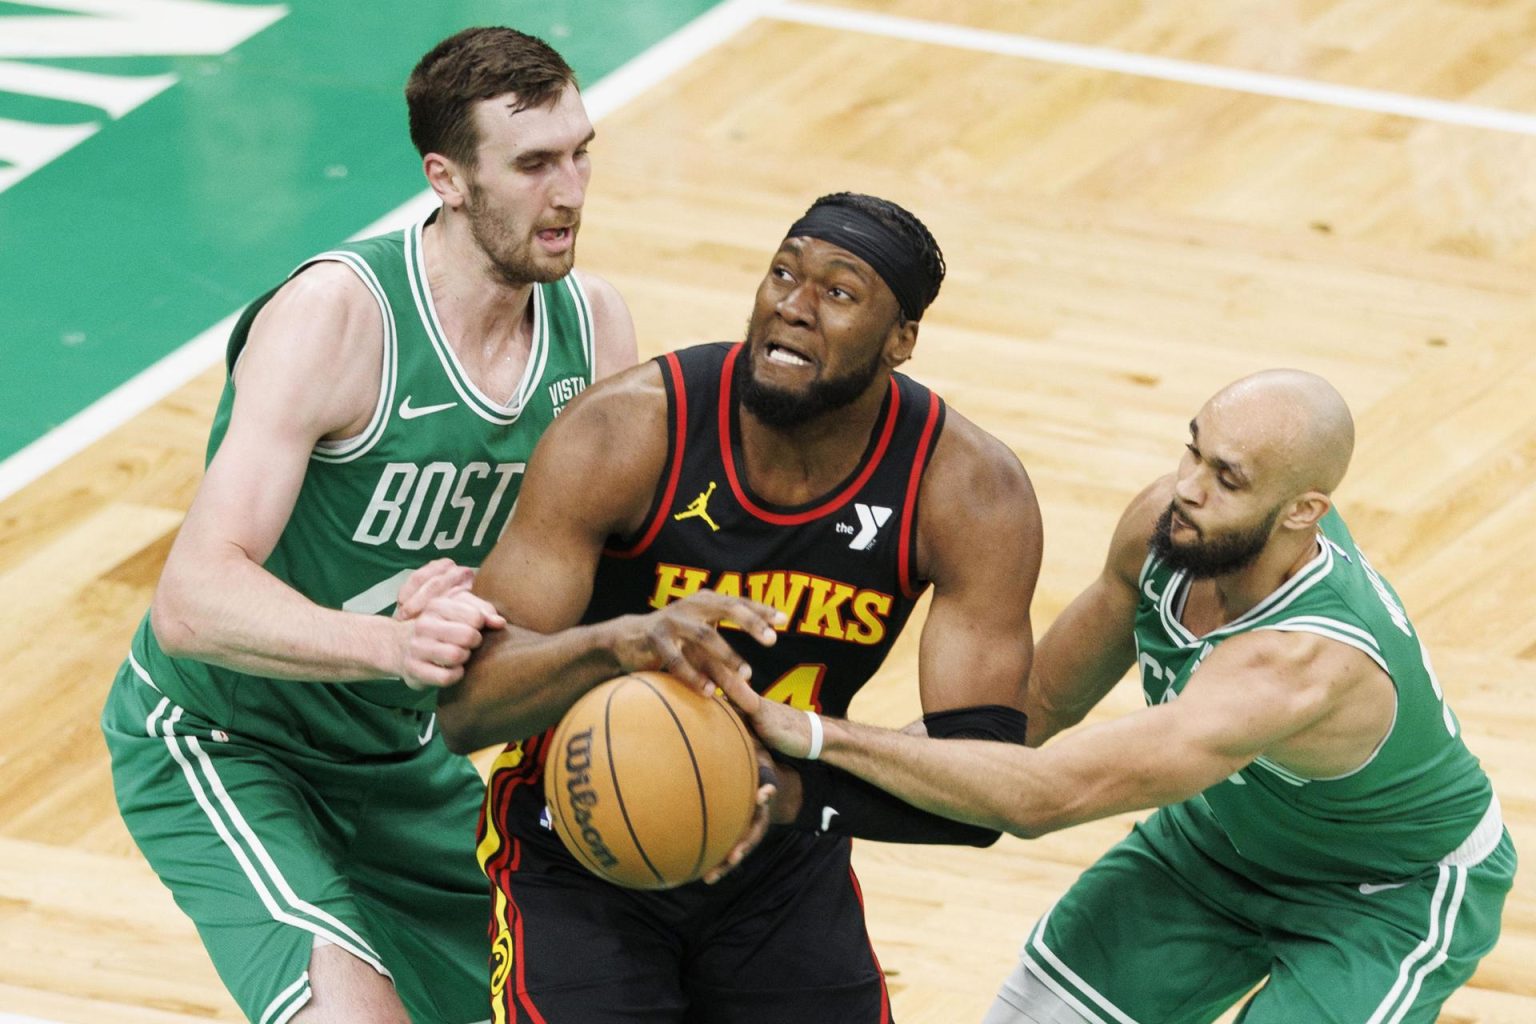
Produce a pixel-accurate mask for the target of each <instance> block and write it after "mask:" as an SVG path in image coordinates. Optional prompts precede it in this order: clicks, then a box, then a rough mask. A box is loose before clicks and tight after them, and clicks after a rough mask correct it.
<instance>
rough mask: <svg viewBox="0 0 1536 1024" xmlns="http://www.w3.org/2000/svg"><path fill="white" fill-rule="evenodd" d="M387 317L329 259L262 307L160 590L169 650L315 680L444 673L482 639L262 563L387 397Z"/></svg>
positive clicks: (157, 613)
mask: <svg viewBox="0 0 1536 1024" xmlns="http://www.w3.org/2000/svg"><path fill="white" fill-rule="evenodd" d="M382 338H383V320H382V315H381V313H380V312H379V308H378V305H377V303H376V302H375V301H374V299H373V298H372V296H371V295H370V294H369V292H368V290H367V288H365V287H364V285H363V283H362V282H361V281H360V280H359V279H358V278H357V276H356V275H355V274H354V273H352V271H350V270H348V269H347V268H345V267H344V266H342V265H340V264H337V263H319V264H316V265H315V266H313V267H310V268H308V269H307V270H305V271H304V272H303V273H301V274H299V275H298V276H297V277H295V278H294V279H293V280H291V281H289V282H288V283H287V284H285V285H284V286H283V287H282V288H281V289H280V290H279V291H278V292H277V294H276V295H275V296H274V297H273V298H272V300H271V301H270V302H269V303H268V304H267V305H266V307H264V308H263V309H262V310H261V312H260V313H259V314H258V315H257V317H256V319H255V321H254V323H253V324H252V327H251V331H250V336H249V338H248V339H247V342H246V346H245V349H244V352H243V355H242V357H241V359H240V362H239V365H238V367H237V369H236V373H235V398H234V407H233V409H232V411H231V417H230V422H229V427H228V430H227V432H226V433H225V436H224V440H223V442H222V444H221V445H220V446H219V450H218V452H217V454H215V455H214V457H213V460H212V461H211V462H210V463H209V466H208V471H207V474H206V475H205V477H204V479H203V482H202V484H201V486H199V488H198V491H197V495H196V497H195V498H194V499H193V502H192V506H191V509H190V510H189V511H188V513H187V518H186V521H185V522H184V523H183V525H182V528H181V531H180V533H179V534H178V535H177V538H176V542H175V544H173V545H172V548H171V552H170V555H169V556H168V557H167V559H166V564H165V569H164V572H163V573H162V574H161V577H160V583H159V586H158V588H157V589H156V591H155V598H154V603H153V605H152V608H151V623H152V625H153V628H154V630H155V635H156V637H157V638H158V639H159V641H160V644H161V646H162V647H163V648H164V649H165V650H166V652H167V653H169V654H172V655H175V656H179V657H189V658H196V659H199V660H202V661H207V662H211V663H213V664H217V665H223V666H226V667H229V668H234V669H238V670H240V671H244V672H250V673H254V674H259V675H266V676H273V677H276V678H282V679H298V680H308V681H315V682H342V681H349V680H362V679H376V678H379V677H383V676H403V677H406V678H408V679H410V680H413V681H417V682H422V683H428V684H435V685H442V684H444V683H447V682H451V681H452V679H454V678H457V674H458V673H459V671H460V670H459V669H458V668H443V667H440V666H437V665H435V664H432V663H431V662H432V659H433V658H434V657H435V658H436V659H437V660H442V661H449V662H452V661H454V659H455V657H457V660H458V661H462V660H463V651H462V647H461V648H460V653H459V655H457V656H456V655H455V654H454V653H453V648H454V646H455V642H457V643H459V644H466V645H472V644H473V643H474V642H476V640H477V630H476V628H475V627H474V626H473V625H470V624H468V623H458V624H454V623H447V622H441V621H439V617H434V618H433V622H434V626H435V627H441V631H442V635H441V636H439V637H437V638H436V639H435V640H434V641H433V643H432V644H431V645H429V646H428V647H427V648H425V649H423V648H422V646H421V645H420V643H419V642H418V641H420V640H422V639H423V638H422V637H421V636H420V635H418V631H419V629H420V628H421V627H422V626H423V623H422V622H420V621H416V622H406V621H401V620H397V619H388V618H383V617H380V616H375V615H360V614H353V613H349V612H343V611H338V610H335V609H330V608H323V607H321V606H319V605H317V604H315V603H314V602H312V601H310V600H309V599H308V598H307V597H305V596H304V595H302V594H300V593H299V592H298V591H296V590H294V589H293V588H292V587H289V586H288V585H287V584H285V583H283V582H282V581H281V580H279V579H277V578H276V577H275V576H273V575H272V574H271V573H269V572H267V570H266V569H265V568H263V564H264V563H265V561H266V559H267V557H268V556H269V555H270V554H271V553H272V549H273V548H274V547H275V546H276V544H277V541H278V538H279V537H280V536H281V534H282V532H283V529H284V528H285V527H286V526H287V524H288V518H289V516H290V515H291V514H292V512H293V507H294V503H295V501H296V500H297V498H298V493H299V488H300V486H301V485H302V484H303V482H304V474H305V472H306V470H307V469H308V465H309V455H310V451H311V450H312V449H313V447H314V445H315V443H316V442H317V441H319V440H320V439H321V438H325V437H338V438H341V437H347V436H350V435H352V434H354V433H356V432H357V431H359V430H361V429H363V427H365V426H366V424H367V422H368V420H369V418H370V417H371V416H372V413H373V408H374V405H375V403H376V402H377V397H378V382H379V374H380V371H381V367H382V359H383V343H382Z"/></svg>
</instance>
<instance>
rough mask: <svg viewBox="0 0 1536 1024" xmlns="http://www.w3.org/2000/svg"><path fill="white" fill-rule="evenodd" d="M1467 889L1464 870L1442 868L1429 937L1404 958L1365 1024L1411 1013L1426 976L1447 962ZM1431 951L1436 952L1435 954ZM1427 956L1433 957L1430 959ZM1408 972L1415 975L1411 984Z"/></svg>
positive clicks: (1390, 1022) (1393, 1023)
mask: <svg viewBox="0 0 1536 1024" xmlns="http://www.w3.org/2000/svg"><path fill="white" fill-rule="evenodd" d="M1447 888H1449V889H1450V890H1451V894H1450V898H1449V899H1447V898H1446V890H1447ZM1466 888H1467V871H1466V869H1465V868H1459V867H1445V866H1442V867H1441V868H1440V876H1439V878H1438V879H1436V881H1435V894H1434V896H1433V897H1432V898H1431V899H1430V901H1429V928H1428V934H1427V935H1426V936H1425V937H1424V941H1422V942H1420V943H1419V944H1418V945H1417V946H1415V947H1414V949H1413V951H1412V952H1410V953H1409V954H1408V955H1407V956H1406V957H1404V958H1403V961H1402V963H1401V964H1400V965H1399V966H1398V971H1397V981H1396V982H1394V983H1393V985H1392V988H1391V989H1390V990H1389V991H1388V992H1387V994H1386V997H1385V998H1383V999H1382V1001H1381V1002H1380V1003H1379V1004H1377V1006H1376V1012H1374V1013H1372V1014H1371V1017H1370V1019H1369V1020H1368V1021H1366V1024H1398V1022H1399V1021H1401V1020H1402V1019H1403V1017H1404V1016H1405V1015H1406V1014H1407V1013H1408V1011H1409V1010H1411V1009H1413V1002H1414V1000H1415V999H1417V998H1418V994H1419V988H1420V986H1422V985H1423V983H1424V976H1425V975H1426V974H1428V973H1429V972H1430V971H1432V970H1434V969H1435V968H1437V967H1439V966H1440V965H1441V964H1443V963H1445V960H1446V957H1447V956H1448V955H1449V953H1450V948H1451V936H1452V935H1453V934H1454V932H1455V930H1456V916H1457V912H1458V911H1459V910H1460V909H1461V898H1462V895H1463V894H1464V893H1465V892H1466ZM1442 906H1444V907H1445V910H1444V911H1443V916H1444V919H1445V920H1444V925H1443V926H1442V924H1441V917H1442V909H1441V908H1442ZM1431 950H1433V953H1432V954H1431ZM1426 954H1430V955H1428V957H1427V959H1426ZM1420 961H1422V962H1420ZM1415 967H1417V970H1415ZM1409 972H1412V980H1411V981H1410V980H1409ZM1389 1014H1390V1016H1389Z"/></svg>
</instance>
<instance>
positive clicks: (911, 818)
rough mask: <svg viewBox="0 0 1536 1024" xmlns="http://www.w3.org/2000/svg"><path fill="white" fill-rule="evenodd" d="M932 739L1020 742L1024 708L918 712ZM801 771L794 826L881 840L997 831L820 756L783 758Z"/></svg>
mask: <svg viewBox="0 0 1536 1024" xmlns="http://www.w3.org/2000/svg"><path fill="white" fill-rule="evenodd" d="M923 725H924V726H925V727H926V728H927V730H928V735H929V736H931V737H933V738H935V739H980V740H998V741H1002V742H1006V743H1020V744H1022V743H1023V742H1024V727H1025V718H1024V713H1023V712H1021V711H1019V710H1017V709H1015V708H1010V707H1005V706H1003V705H1001V704H987V705H982V706H979V707H971V708H957V709H955V710H953V711H940V712H937V713H935V714H931V715H924V716H923ZM786 760H787V761H788V763H789V764H791V765H793V766H794V768H795V769H796V770H797V771H799V773H800V784H801V787H802V793H803V795H802V798H801V804H800V814H799V815H798V816H797V817H796V818H795V822H794V825H793V826H792V827H793V828H797V829H800V830H801V831H806V832H814V833H816V834H818V835H822V834H827V835H847V836H855V837H857V838H860V839H875V840H879V841H880V842H885V843H945V844H951V845H961V846H991V845H992V844H993V843H995V842H996V841H997V838H998V836H999V835H1001V833H999V832H997V831H995V830H993V829H989V828H981V827H980V826H978V825H968V824H964V823H962V822H958V821H951V820H950V819H948V818H945V817H941V816H940V815H937V814H930V813H929V812H927V811H924V810H920V809H918V808H916V807H913V806H912V805H911V804H909V803H907V802H906V801H904V800H902V799H900V798H898V797H895V796H892V795H891V794H890V793H887V792H886V791H885V790H883V789H880V788H879V787H877V786H873V785H871V784H869V783H868V782H865V781H864V780H863V779H860V778H858V777H856V776H854V775H850V774H849V773H848V772H845V771H843V770H842V769H840V768H834V767H832V766H831V765H827V764H822V763H821V762H819V761H801V760H795V759H786Z"/></svg>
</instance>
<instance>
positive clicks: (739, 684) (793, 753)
mask: <svg viewBox="0 0 1536 1024" xmlns="http://www.w3.org/2000/svg"><path fill="white" fill-rule="evenodd" d="M720 689H722V690H724V691H725V696H726V699H728V700H729V701H730V702H731V703H732V704H734V705H736V710H737V711H740V712H741V717H742V718H743V719H745V720H746V723H747V724H748V725H749V726H751V727H752V731H753V732H755V733H757V738H758V739H760V740H762V741H763V743H765V744H767V746H768V748H769V749H770V750H777V751H778V752H779V753H781V754H785V755H787V756H789V757H805V756H806V755H807V754H809V753H810V752H811V720H810V716H809V715H807V714H806V713H805V712H804V711H800V710H798V709H797V708H792V707H790V706H789V705H787V704H780V703H779V702H778V701H776V700H764V699H763V696H762V694H760V693H758V692H757V691H756V690H754V689H752V687H751V685H750V684H748V683H747V681H746V680H744V679H739V678H737V679H727V680H725V681H723V682H722V683H721V684H720Z"/></svg>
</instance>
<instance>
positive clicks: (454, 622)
mask: <svg viewBox="0 0 1536 1024" xmlns="http://www.w3.org/2000/svg"><path fill="white" fill-rule="evenodd" d="M506 624H507V620H506V619H504V618H503V617H502V616H501V613H500V612H498V611H497V610H496V608H495V606H493V605H492V604H491V603H490V602H489V601H487V600H485V599H484V598H483V597H479V596H477V595H475V594H472V593H470V592H469V591H468V590H454V591H452V592H451V593H448V594H446V595H443V596H439V597H435V598H433V599H432V600H431V601H429V602H427V604H426V606H425V607H424V608H423V609H422V610H421V613H420V614H419V615H417V616H415V617H414V618H412V619H410V620H409V621H408V622H407V623H406V626H407V629H406V633H405V637H404V643H403V646H402V649H401V651H400V678H401V679H402V680H404V681H405V685H407V686H409V687H410V688H411V689H413V690H425V689H427V688H429V687H434V686H436V687H442V686H452V685H453V684H454V683H457V682H458V681H459V680H460V679H463V678H464V663H465V662H467V661H468V660H469V656H470V655H471V654H472V653H474V650H475V648H477V647H479V646H480V643H481V641H482V640H483V639H484V637H485V634H486V633H487V632H489V631H490V630H493V629H502V628H503V627H505V626H506Z"/></svg>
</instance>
